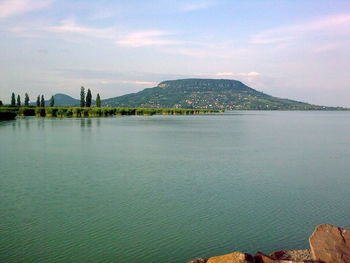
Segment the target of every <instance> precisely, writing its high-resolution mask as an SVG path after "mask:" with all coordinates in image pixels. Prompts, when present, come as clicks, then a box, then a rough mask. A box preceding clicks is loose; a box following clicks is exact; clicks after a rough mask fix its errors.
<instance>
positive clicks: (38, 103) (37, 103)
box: [36, 95, 40, 107]
mask: <svg viewBox="0 0 350 263" xmlns="http://www.w3.org/2000/svg"><path fill="white" fill-rule="evenodd" d="M36 106H37V107H40V95H38V97H37V98H36Z"/></svg>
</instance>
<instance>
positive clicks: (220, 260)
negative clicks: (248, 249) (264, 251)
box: [207, 252, 254, 263]
mask: <svg viewBox="0 0 350 263" xmlns="http://www.w3.org/2000/svg"><path fill="white" fill-rule="evenodd" d="M253 262H254V261H253V257H252V256H251V255H249V254H246V253H242V252H233V253H230V254H227V255H223V256H217V257H212V258H209V260H208V261H207V263H253Z"/></svg>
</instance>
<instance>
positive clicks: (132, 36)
mask: <svg viewBox="0 0 350 263" xmlns="http://www.w3.org/2000/svg"><path fill="white" fill-rule="evenodd" d="M43 30H44V31H47V32H52V33H61V34H76V35H81V36H86V37H91V38H101V39H110V40H112V41H114V42H115V43H116V44H117V45H120V46H125V47H133V48H137V47H144V46H165V45H177V44H179V43H180V42H179V41H175V40H171V39H169V38H168V36H170V35H172V33H170V32H167V31H160V30H146V31H137V32H132V33H127V34H125V33H122V32H120V31H119V30H117V29H115V28H113V27H105V28H95V27H89V26H84V25H78V24H76V23H75V22H74V21H73V20H63V21H61V23H60V25H58V26H49V27H45V28H43Z"/></svg>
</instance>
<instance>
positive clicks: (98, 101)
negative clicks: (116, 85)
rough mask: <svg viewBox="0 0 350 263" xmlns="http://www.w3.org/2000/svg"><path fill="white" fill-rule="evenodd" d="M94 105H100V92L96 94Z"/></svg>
mask: <svg viewBox="0 0 350 263" xmlns="http://www.w3.org/2000/svg"><path fill="white" fill-rule="evenodd" d="M96 107H99V108H100V107H101V98H100V94H99V93H97V96H96Z"/></svg>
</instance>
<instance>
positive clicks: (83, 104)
mask: <svg viewBox="0 0 350 263" xmlns="http://www.w3.org/2000/svg"><path fill="white" fill-rule="evenodd" d="M80 107H85V89H84V87H81V89H80Z"/></svg>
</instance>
